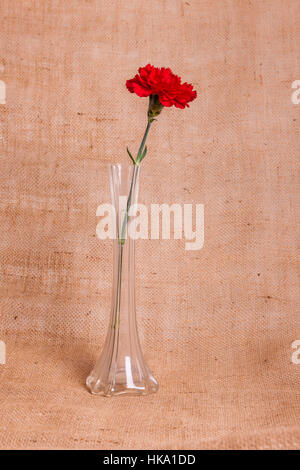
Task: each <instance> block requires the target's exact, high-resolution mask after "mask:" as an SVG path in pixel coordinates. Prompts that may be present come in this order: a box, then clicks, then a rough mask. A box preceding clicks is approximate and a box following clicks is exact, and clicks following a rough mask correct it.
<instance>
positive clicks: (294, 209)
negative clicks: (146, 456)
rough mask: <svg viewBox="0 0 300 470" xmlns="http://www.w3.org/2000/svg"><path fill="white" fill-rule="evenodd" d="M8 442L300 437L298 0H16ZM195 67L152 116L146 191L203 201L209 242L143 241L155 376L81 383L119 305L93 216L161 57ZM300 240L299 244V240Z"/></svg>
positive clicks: (3, 67) (5, 23) (4, 72)
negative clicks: (107, 390)
mask: <svg viewBox="0 0 300 470" xmlns="http://www.w3.org/2000/svg"><path fill="white" fill-rule="evenodd" d="M0 16H1V31H0V40H1V43H0V80H1V81H2V82H3V83H5V86H6V103H5V104H0V149H1V152H0V156H1V172H0V222H1V235H0V269H1V298H0V340H2V341H5V343H6V349H7V351H6V352H7V360H6V364H5V365H1V364H0V405H1V406H0V447H1V448H2V449H28V448H32V449H38V448H43V449H46V448H47V449H56V448H69V449H76V448H78V449H79V448H86V449H122V448H124V449H137V448H148V449H164V448H166V449H197V448H199V449H208V448H213V449H226V448H230V449H247V448H251V449H277V448H280V449H288V448H300V426H299V418H300V391H299V374H300V364H299V365H297V364H294V363H292V361H291V356H292V353H293V351H294V350H293V349H292V348H291V344H292V342H293V341H295V340H297V339H300V321H299V307H300V305H299V304H300V302H299V300H300V298H299V256H298V254H299V252H298V251H297V248H298V249H299V213H300V198H299V147H300V145H299V144H300V138H299V134H300V131H299V122H300V104H299V105H296V104H293V102H292V100H291V95H292V92H293V90H292V88H291V86H292V83H293V82H294V81H295V80H297V79H298V80H300V57H299V40H300V22H299V2H298V0H251V1H246V0H223V1H222V2H220V1H218V0H188V1H184V0H183V1H181V0H150V1H148V2H143V1H139V0H130V1H126V0H85V1H84V0H68V1H66V2H61V1H58V0H51V1H50V0H45V1H35V0H24V1H22V2H19V1H16V0H2V1H1V5H0ZM148 62H150V63H152V64H154V65H156V66H170V67H171V68H172V70H173V71H174V72H175V73H178V74H179V75H182V77H183V79H184V80H185V81H188V82H192V83H193V84H194V86H195V88H196V89H197V91H198V98H197V100H196V101H194V102H193V103H191V106H190V109H185V110H178V109H173V108H172V109H164V110H163V112H162V114H161V116H160V117H159V119H158V122H155V123H154V125H153V126H152V129H151V133H150V135H149V140H148V154H147V157H146V158H145V160H144V161H143V167H142V171H141V186H140V202H143V203H145V204H147V205H148V206H149V205H150V204H151V203H168V204H172V203H180V204H183V203H194V204H195V203H201V204H204V207H205V242H204V247H203V249H201V250H199V251H186V250H185V240H138V241H137V259H136V262H137V291H136V296H137V315H138V323H139V329H140V336H141V342H142V346H143V350H144V353H145V357H146V358H147V361H148V363H149V365H150V368H151V370H152V371H153V374H154V375H155V377H156V378H157V379H158V381H159V383H160V390H159V392H158V393H157V394H156V395H153V396H149V397H144V398H125V397H118V398H115V399H105V398H100V397H95V396H91V395H90V394H89V393H88V391H87V390H86V388H85V386H84V382H85V378H86V376H87V375H88V373H89V371H90V368H91V367H92V365H93V363H94V361H95V360H96V357H97V356H98V354H99V351H100V349H101V347H102V345H103V341H104V337H105V332H106V328H107V322H108V316H109V310H110V289H111V276H112V272H111V269H112V242H111V241H109V240H106V241H100V240H98V239H97V237H96V234H95V229H96V224H97V222H98V218H97V217H96V208H97V206H98V205H99V204H100V203H102V202H109V184H108V171H107V167H108V164H109V163H116V162H119V161H120V162H123V163H124V162H127V160H129V159H128V156H127V154H126V146H127V145H128V146H129V148H130V149H131V150H132V151H134V149H137V148H138V145H139V143H140V140H141V137H142V134H143V131H144V126H145V124H146V108H147V100H146V99H142V98H138V97H136V96H135V95H131V94H130V93H128V91H127V90H126V88H125V81H126V79H128V78H131V77H133V75H134V74H135V73H136V71H137V68H138V67H139V66H142V65H145V64H146V63H148ZM297 244H298V247H297Z"/></svg>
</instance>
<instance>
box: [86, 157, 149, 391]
mask: <svg viewBox="0 0 300 470" xmlns="http://www.w3.org/2000/svg"><path fill="white" fill-rule="evenodd" d="M139 176H140V166H138V165H136V166H134V165H121V164H117V165H111V166H110V189H111V198H112V204H113V207H114V209H115V210H114V217H113V218H114V229H115V239H114V248H113V252H114V253H113V263H114V266H113V273H114V274H113V287H112V305H111V315H110V323H109V327H108V332H107V336H106V341H105V344H104V347H103V350H102V353H101V355H100V357H99V359H98V361H97V363H96V365H95V367H94V369H93V370H92V372H91V373H90V375H89V377H88V378H87V381H86V384H87V387H88V388H89V390H90V391H91V393H93V394H99V395H104V396H114V395H125V394H126V395H147V394H149V393H153V392H156V391H157V389H158V383H157V381H156V380H155V379H154V377H153V376H152V375H151V372H150V370H149V368H148V366H147V364H146V362H145V359H144V357H143V353H142V350H141V346H140V341H139V337H138V332H137V323H136V309H135V266H134V265H135V240H134V238H133V237H130V236H127V237H126V235H125V234H126V232H127V228H128V227H130V223H131V220H132V218H133V217H131V216H130V215H129V214H128V212H129V208H130V207H131V208H132V206H133V205H134V204H136V203H137V198H138V187H139ZM124 201H125V204H124ZM122 202H123V204H122Z"/></svg>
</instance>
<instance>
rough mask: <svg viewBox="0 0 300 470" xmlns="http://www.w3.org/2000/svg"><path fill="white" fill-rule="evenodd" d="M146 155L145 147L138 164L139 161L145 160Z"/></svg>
mask: <svg viewBox="0 0 300 470" xmlns="http://www.w3.org/2000/svg"><path fill="white" fill-rule="evenodd" d="M146 153H147V145H146V147H145V148H144V150H143V153H142V155H141V157H140V158H139V159H138V162H139V163H141V161H142V160H143V159H144V158H145V156H146Z"/></svg>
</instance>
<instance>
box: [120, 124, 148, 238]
mask: <svg viewBox="0 0 300 470" xmlns="http://www.w3.org/2000/svg"><path fill="white" fill-rule="evenodd" d="M150 126H151V122H150V121H148V124H147V127H146V130H145V133H144V137H143V140H142V142H141V145H140V148H139V151H138V154H137V157H136V162H135V165H139V159H140V158H141V156H142V154H143V150H144V147H145V143H146V139H147V136H148V132H149V129H150ZM133 180H134V171H133V175H132V180H131V185H130V190H129V195H128V199H127V204H126V214H125V216H124V220H123V224H122V232H121V239H120V243H121V245H124V243H125V232H126V226H127V222H128V213H129V209H130V205H131V198H132V188H133Z"/></svg>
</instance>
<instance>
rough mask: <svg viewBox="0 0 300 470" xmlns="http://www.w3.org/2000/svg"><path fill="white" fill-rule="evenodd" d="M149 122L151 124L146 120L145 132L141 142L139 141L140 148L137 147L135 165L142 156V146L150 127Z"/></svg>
mask: <svg viewBox="0 0 300 470" xmlns="http://www.w3.org/2000/svg"><path fill="white" fill-rule="evenodd" d="M151 124H152V123H151V121H148V124H147V127H146V130H145V134H144V137H143V140H142V142H141V145H140V148H139V151H138V154H137V157H136V165H138V164H139V158H141V156H142V154H143V150H144V147H145V143H146V139H147V135H148V132H149V129H150V126H151Z"/></svg>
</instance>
